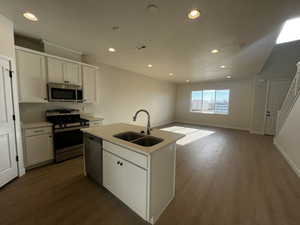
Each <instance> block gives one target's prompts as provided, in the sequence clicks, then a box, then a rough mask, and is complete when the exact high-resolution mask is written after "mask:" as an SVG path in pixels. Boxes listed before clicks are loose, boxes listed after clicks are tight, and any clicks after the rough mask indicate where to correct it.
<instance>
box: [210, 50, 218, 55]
mask: <svg viewBox="0 0 300 225" xmlns="http://www.w3.org/2000/svg"><path fill="white" fill-rule="evenodd" d="M210 52H211V53H213V54H216V53H219V50H218V49H213V50H211V51H210Z"/></svg>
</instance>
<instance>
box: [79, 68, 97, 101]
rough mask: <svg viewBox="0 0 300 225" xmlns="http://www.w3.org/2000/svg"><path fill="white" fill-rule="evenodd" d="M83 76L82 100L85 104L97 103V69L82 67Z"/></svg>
mask: <svg viewBox="0 0 300 225" xmlns="http://www.w3.org/2000/svg"><path fill="white" fill-rule="evenodd" d="M82 74H83V99H84V102H86V103H96V102H97V89H96V85H97V69H96V68H94V67H90V66H84V65H83V66H82Z"/></svg>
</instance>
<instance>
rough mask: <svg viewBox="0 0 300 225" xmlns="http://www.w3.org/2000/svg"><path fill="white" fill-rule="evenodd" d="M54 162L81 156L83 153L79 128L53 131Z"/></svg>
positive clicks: (81, 135)
mask: <svg viewBox="0 0 300 225" xmlns="http://www.w3.org/2000/svg"><path fill="white" fill-rule="evenodd" d="M54 153H55V154H54V155H55V162H62V161H65V160H67V159H72V158H74V157H78V156H81V155H82V154H83V133H82V131H81V130H80V129H74V130H73V129H71V130H66V131H62V130H61V131H55V132H54Z"/></svg>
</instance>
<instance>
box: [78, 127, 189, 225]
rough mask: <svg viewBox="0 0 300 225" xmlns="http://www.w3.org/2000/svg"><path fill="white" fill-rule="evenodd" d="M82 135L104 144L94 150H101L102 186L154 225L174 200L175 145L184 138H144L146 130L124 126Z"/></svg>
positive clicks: (169, 134) (160, 133) (162, 134)
mask: <svg viewBox="0 0 300 225" xmlns="http://www.w3.org/2000/svg"><path fill="white" fill-rule="evenodd" d="M82 131H83V132H84V134H85V138H87V137H93V139H96V140H97V141H98V143H100V142H101V145H94V146H99V147H97V148H102V154H101V156H99V157H100V158H101V161H102V162H100V163H101V164H102V168H99V169H102V173H101V180H102V181H101V183H102V185H103V186H104V187H105V188H106V189H107V190H109V191H110V192H111V193H112V194H113V195H115V196H116V197H117V198H119V199H120V200H121V201H122V202H123V203H125V204H126V205H127V206H128V207H129V208H130V209H132V210H133V211H134V212H135V213H137V214H138V215H139V216H140V217H142V218H143V219H144V220H146V221H147V222H149V223H152V224H154V223H155V222H156V221H157V219H158V218H159V216H160V215H161V214H162V212H163V211H164V210H165V209H166V207H167V206H168V205H169V203H170V202H171V201H172V199H173V198H174V196H175V175H176V174H175V172H176V141H177V140H179V139H180V138H182V137H184V135H182V134H176V133H172V132H167V131H161V130H159V129H153V130H152V131H151V135H150V136H149V135H144V134H143V132H144V131H145V128H144V127H141V126H135V125H130V124H124V123H118V124H111V125H106V126H101V127H95V128H86V129H82ZM89 145H90V144H89ZM89 145H88V144H85V146H86V147H85V148H88V146H89ZM87 150H88V149H85V151H87ZM87 163H88V162H85V167H84V168H87V167H88V166H89V165H86V164H87ZM85 173H86V171H85Z"/></svg>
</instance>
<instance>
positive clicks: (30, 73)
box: [16, 50, 47, 103]
mask: <svg viewBox="0 0 300 225" xmlns="http://www.w3.org/2000/svg"><path fill="white" fill-rule="evenodd" d="M16 62H17V72H18V79H19V96H20V98H19V99H20V102H21V103H26V102H31V103H43V102H47V77H46V65H45V56H42V55H38V54H35V53H31V52H26V51H22V50H17V51H16Z"/></svg>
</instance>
